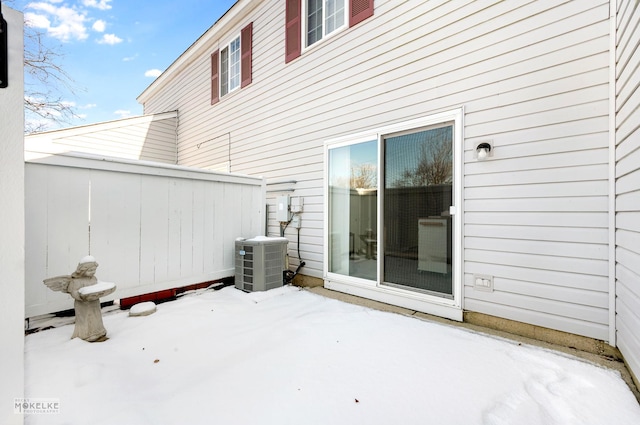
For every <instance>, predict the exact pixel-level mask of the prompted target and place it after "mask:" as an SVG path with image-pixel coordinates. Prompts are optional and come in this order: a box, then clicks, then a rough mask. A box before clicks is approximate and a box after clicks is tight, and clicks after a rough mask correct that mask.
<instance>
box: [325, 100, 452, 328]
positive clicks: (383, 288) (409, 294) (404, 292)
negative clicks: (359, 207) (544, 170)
mask: <svg viewBox="0 0 640 425" xmlns="http://www.w3.org/2000/svg"><path fill="white" fill-rule="evenodd" d="M463 116H464V111H463V109H462V108H458V109H454V110H450V111H445V112H441V113H437V114H433V115H430V116H427V117H423V118H419V119H415V120H411V121H406V122H402V123H398V124H395V125H392V126H388V127H381V128H377V129H372V130H371V131H367V132H363V133H359V134H354V135H350V136H346V137H341V138H337V139H333V140H329V141H327V142H325V144H324V145H325V146H324V211H325V214H324V229H325V230H324V244H323V254H324V257H323V260H324V261H323V263H324V270H323V278H324V281H325V287H326V288H328V289H332V290H336V291H340V292H346V293H350V294H353V295H357V296H361V297H364V298H368V299H373V300H377V301H381V302H384V303H388V304H392V305H398V306H401V307H405V308H409V309H412V310H416V311H421V312H424V313H428V314H433V315H436V316H441V317H446V318H449V319H452V320H457V321H462V311H463V310H462V309H463V294H462V289H463V284H462V283H463V268H462V262H463V259H462V253H463V252H464V250H463V241H464V237H463V233H462V232H463V228H462V223H463V219H464V217H463V204H462V202H463V200H462V199H463V198H462V162H463V159H464V158H463V155H464V151H463V150H464V149H463V146H464V139H463V125H464V123H463ZM447 122H453V123H454V124H453V125H454V129H453V156H454V170H453V173H454V187H453V206H452V208H451V212H452V215H453V216H454V217H455V220H454V226H453V235H452V238H453V240H454V241H455V242H454V244H453V265H452V266H453V270H454V273H453V282H452V284H453V299H447V298H443V297H438V296H434V295H430V294H425V293H421V292H417V291H412V290H408V289H403V288H398V287H393V286H389V285H383V283H382V282H381V264H380V260H378V261H379V263H378V272H377V279H376V281H375V282H374V281H371V280H366V279H362V278H358V277H352V276H345V275H341V274H337V273H331V272H329V270H328V268H329V255H330V252H329V240H330V239H329V234H328V233H329V215H330V214H329V185H328V181H329V151H330V150H331V149H334V148H338V147H342V146H347V145H352V144H357V143H362V142H364V141H370V140H377V141H378V170H379V173H384V170H383V167H384V163H383V161H384V158H383V155H382V151H381V150H382V146H383V139H384V137H386V136H388V135H391V134H394V133H399V132H405V131H412V130H419V129H420V128H424V127H428V126H433V125H438V124H442V123H447ZM382 176H383V174H382ZM381 178H383V177H381V174H378V183H379V184H380V182H381V181H383V180H381ZM383 201H384V200H383V197H381V196H379V197H378V211H379V214H378V229H377V234H378V235H382V234H384V229H383V226H384V217H383V214H381V213H380V212H381V211H382V210H383V208H382V207H383V205H382V202H383ZM382 250H383V244H380V243H378V253H377V258H378V259H380V258H383V252H382Z"/></svg>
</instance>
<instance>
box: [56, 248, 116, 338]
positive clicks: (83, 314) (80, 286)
mask: <svg viewBox="0 0 640 425" xmlns="http://www.w3.org/2000/svg"><path fill="white" fill-rule="evenodd" d="M97 268H98V263H97V262H96V259H95V258H93V257H92V256H90V255H88V256H86V257H84V258H82V259H81V260H80V263H78V267H77V268H76V271H75V272H73V273H72V274H71V276H67V275H65V276H56V277H51V278H48V279H45V280H44V284H45V285H47V286H48V287H49V289H52V290H54V291H60V292H66V293H67V294H69V295H71V297H73V299H74V300H75V301H74V304H73V306H74V308H75V312H76V325H75V329H74V331H73V335H72V336H71V338H76V337H78V338H80V339H84V340H85V341H89V342H101V341H105V340H106V339H107V330H106V329H105V328H104V325H103V324H102V311H101V310H100V297H104V296H106V295H109V294H111V293H113V292H114V291H115V290H116V285H115V284H113V283H110V282H99V281H98V279H97V278H96V277H95V273H96V269H97Z"/></svg>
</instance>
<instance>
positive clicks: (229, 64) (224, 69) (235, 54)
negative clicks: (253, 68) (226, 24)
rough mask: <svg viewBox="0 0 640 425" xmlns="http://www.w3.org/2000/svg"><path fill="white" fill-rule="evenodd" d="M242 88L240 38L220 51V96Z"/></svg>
mask: <svg viewBox="0 0 640 425" xmlns="http://www.w3.org/2000/svg"><path fill="white" fill-rule="evenodd" d="M238 87H240V36H238V37H237V38H235V39H234V40H233V41H231V43H229V45H228V46H227V47H225V48H224V49H222V50H221V51H220V96H224V95H225V94H227V93H229V92H230V91H232V90H235V89H237V88H238Z"/></svg>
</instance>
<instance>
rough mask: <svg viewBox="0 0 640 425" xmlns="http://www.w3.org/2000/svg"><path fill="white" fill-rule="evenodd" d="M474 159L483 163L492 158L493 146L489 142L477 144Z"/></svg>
mask: <svg viewBox="0 0 640 425" xmlns="http://www.w3.org/2000/svg"><path fill="white" fill-rule="evenodd" d="M475 153H476V155H475V156H476V159H477V160H478V161H483V160H485V159H486V158H487V157H489V156H493V144H492V142H490V141H485V142H479V143H478V144H477V145H476V150H475Z"/></svg>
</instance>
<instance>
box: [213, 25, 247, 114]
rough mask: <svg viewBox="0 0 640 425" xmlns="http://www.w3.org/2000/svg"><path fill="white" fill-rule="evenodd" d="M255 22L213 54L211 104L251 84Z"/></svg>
mask: <svg viewBox="0 0 640 425" xmlns="http://www.w3.org/2000/svg"><path fill="white" fill-rule="evenodd" d="M252 50H253V23H250V24H249V25H247V26H246V27H244V28H243V29H242V30H241V31H240V34H239V35H238V36H237V37H235V38H234V39H232V40H231V41H230V42H229V44H227V45H226V46H224V47H223V48H222V49H220V50H216V51H215V52H213V53H212V54H211V104H212V105H213V104H214V103H217V102H219V101H220V97H222V96H225V95H227V94H229V93H230V92H232V91H233V90H236V89H237V88H243V87H246V86H247V85H249V84H251V81H252V69H251V68H252V61H253V53H252Z"/></svg>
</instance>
